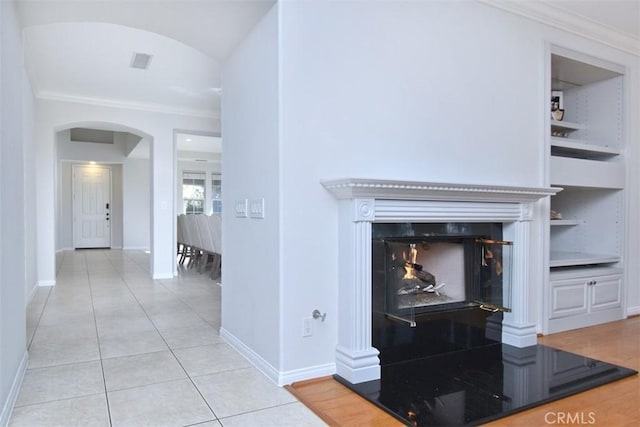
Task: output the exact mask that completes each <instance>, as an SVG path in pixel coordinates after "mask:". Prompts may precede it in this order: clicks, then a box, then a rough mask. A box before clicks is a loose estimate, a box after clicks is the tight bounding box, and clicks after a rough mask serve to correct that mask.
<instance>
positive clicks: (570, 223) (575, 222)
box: [551, 219, 584, 226]
mask: <svg viewBox="0 0 640 427" xmlns="http://www.w3.org/2000/svg"><path fill="white" fill-rule="evenodd" d="M580 224H584V221H579V220H577V219H552V220H551V225H552V226H558V225H560V226H562V225H564V226H573V225H580Z"/></svg>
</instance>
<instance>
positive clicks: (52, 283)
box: [38, 280, 56, 287]
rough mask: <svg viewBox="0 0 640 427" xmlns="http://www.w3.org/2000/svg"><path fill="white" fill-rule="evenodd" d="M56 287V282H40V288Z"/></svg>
mask: <svg viewBox="0 0 640 427" xmlns="http://www.w3.org/2000/svg"><path fill="white" fill-rule="evenodd" d="M55 285H56V281H55V280H38V286H42V287H45V286H55Z"/></svg>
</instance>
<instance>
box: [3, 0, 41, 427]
mask: <svg viewBox="0 0 640 427" xmlns="http://www.w3.org/2000/svg"><path fill="white" fill-rule="evenodd" d="M31 98H32V94H31V89H30V87H29V85H28V83H27V79H26V73H25V70H24V66H23V62H22V41H21V31H20V28H19V24H18V19H17V16H16V11H15V4H14V3H13V2H0V209H1V212H2V214H1V215H0V349H1V350H0V425H6V424H8V421H9V415H10V412H11V410H12V407H13V403H14V402H15V399H16V398H17V395H18V388H19V386H20V382H21V379H22V375H23V374H24V370H25V369H26V363H27V353H26V312H25V306H26V298H27V295H28V294H29V293H30V291H29V290H28V289H27V288H28V287H30V285H32V284H30V283H26V282H25V278H26V277H28V276H30V275H31V270H30V269H29V268H28V267H27V265H26V262H25V257H24V256H25V253H28V252H30V251H31V250H32V246H31V243H30V242H29V241H28V240H27V239H28V238H29V237H27V236H31V233H29V234H27V233H25V230H26V229H27V228H29V227H30V226H31V224H29V223H28V222H27V221H28V218H30V215H26V214H25V205H26V203H25V195H24V190H25V170H32V166H31V164H30V161H29V159H25V157H24V155H25V153H29V152H32V142H31V141H30V139H29V138H30V129H29V127H30V125H31V123H32V116H33V110H32V101H31Z"/></svg>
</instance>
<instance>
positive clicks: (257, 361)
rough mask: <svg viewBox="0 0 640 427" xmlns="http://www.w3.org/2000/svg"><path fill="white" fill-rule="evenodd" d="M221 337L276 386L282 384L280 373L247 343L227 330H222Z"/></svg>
mask: <svg viewBox="0 0 640 427" xmlns="http://www.w3.org/2000/svg"><path fill="white" fill-rule="evenodd" d="M220 337H222V338H223V339H224V340H225V341H226V342H227V344H229V345H230V346H231V347H233V348H234V349H235V350H236V351H237V352H238V353H240V354H241V355H242V356H243V357H244V358H245V359H247V360H248V361H249V362H251V364H252V365H253V366H255V367H256V368H257V369H258V370H259V371H260V372H262V373H263V374H264V375H265V376H266V377H267V378H269V379H270V380H271V381H273V382H274V383H275V384H277V385H279V386H282V385H284V384H280V382H279V380H280V372H279V371H278V370H277V369H276V368H274V367H273V366H271V364H270V363H269V362H267V361H266V360H264V359H263V358H262V356H260V355H259V354H258V353H256V352H255V351H253V350H252V349H251V348H250V347H248V346H247V345H246V344H245V343H243V342H242V341H241V340H239V339H238V338H237V337H236V336H235V335H233V334H232V333H230V332H229V331H227V330H226V329H225V328H220Z"/></svg>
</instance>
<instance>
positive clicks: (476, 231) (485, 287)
mask: <svg viewBox="0 0 640 427" xmlns="http://www.w3.org/2000/svg"><path fill="white" fill-rule="evenodd" d="M372 236H373V239H372V254H373V257H372V264H373V276H372V278H373V287H374V299H375V297H376V295H378V296H379V297H380V299H381V300H382V301H380V302H381V304H382V305H383V307H381V308H382V309H383V310H384V313H385V315H386V316H387V317H388V318H392V319H395V320H399V321H404V322H407V323H408V324H409V325H410V326H412V327H415V326H416V321H415V319H416V316H420V315H421V314H424V313H427V312H430V311H436V310H452V309H456V308H461V307H470V306H479V307H480V308H482V309H486V310H489V311H510V307H511V301H510V296H511V271H512V265H511V264H512V262H511V261H512V256H511V248H512V244H511V242H508V241H503V240H501V239H502V224H485V223H480V224H474V223H443V224H420V223H417V224H412V223H394V224H386V223H379V224H374V225H373V230H372ZM376 288H377V289H376ZM383 294H384V295H383Z"/></svg>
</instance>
